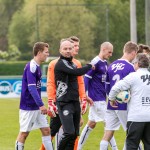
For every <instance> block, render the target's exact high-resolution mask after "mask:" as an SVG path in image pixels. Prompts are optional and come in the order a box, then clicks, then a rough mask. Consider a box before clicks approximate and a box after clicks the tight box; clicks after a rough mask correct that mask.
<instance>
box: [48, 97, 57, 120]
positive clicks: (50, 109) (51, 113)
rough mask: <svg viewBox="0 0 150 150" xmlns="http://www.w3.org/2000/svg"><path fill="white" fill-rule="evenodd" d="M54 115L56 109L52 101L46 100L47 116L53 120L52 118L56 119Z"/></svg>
mask: <svg viewBox="0 0 150 150" xmlns="http://www.w3.org/2000/svg"><path fill="white" fill-rule="evenodd" d="M56 113H57V107H56V105H55V104H54V102H53V100H52V99H49V100H48V111H47V114H48V116H50V117H51V118H54V117H56Z"/></svg>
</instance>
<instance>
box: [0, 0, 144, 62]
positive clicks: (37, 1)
mask: <svg viewBox="0 0 150 150" xmlns="http://www.w3.org/2000/svg"><path fill="white" fill-rule="evenodd" d="M129 5H130V2H129V0H113V1H106V0H92V1H91V0H51V1H49V0H30V1H25V0H15V1H14V0H9V1H8V0H0V10H1V12H2V13H0V18H1V22H0V59H7V60H29V59H30V58H31V57H32V46H33V44H34V43H35V42H36V41H44V42H47V43H49V45H50V54H51V55H54V56H57V55H59V53H58V49H59V41H60V39H62V38H65V37H69V36H72V35H76V36H78V37H79V38H80V40H81V42H80V55H79V56H78V57H80V58H81V59H85V60H90V59H91V58H92V57H94V56H95V55H97V54H98V53H99V45H100V44H101V43H102V42H104V41H110V42H111V43H112V44H113V45H114V55H113V57H112V59H116V58H118V57H120V56H121V55H122V48H123V45H124V44H125V43H126V42H127V41H129V40H130V6H129ZM144 9H145V3H144V1H143V0H137V30H138V32H137V34H138V43H145V13H144Z"/></svg>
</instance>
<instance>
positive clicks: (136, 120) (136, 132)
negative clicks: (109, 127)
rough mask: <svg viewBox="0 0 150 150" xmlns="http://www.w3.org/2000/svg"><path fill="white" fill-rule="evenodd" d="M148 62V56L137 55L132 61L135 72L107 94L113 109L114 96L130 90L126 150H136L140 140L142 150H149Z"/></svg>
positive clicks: (149, 79)
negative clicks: (142, 146)
mask: <svg viewBox="0 0 150 150" xmlns="http://www.w3.org/2000/svg"><path fill="white" fill-rule="evenodd" d="M149 62H150V60H149V57H148V56H146V55H145V54H138V55H137V56H136V59H135V60H134V68H135V69H136V72H134V73H130V74H129V75H128V76H126V77H125V78H124V79H123V80H120V81H119V82H117V83H116V84H115V85H114V86H113V87H112V89H111V91H110V93H109V99H110V100H111V101H110V103H111V105H112V106H113V107H115V101H114V100H115V96H116V95H117V93H119V91H124V90H130V93H131V99H130V101H129V102H128V122H127V128H128V130H127V137H126V149H127V150H133V149H135V150H136V149H138V146H139V143H140V140H142V142H143V145H144V150H149V149H150V134H149V133H150V109H149V106H150V102H149V99H150V96H149V91H150V86H149V84H150V78H149V77H150V72H149V71H148V66H149ZM148 76H149V77H148ZM139 112H140V113H139Z"/></svg>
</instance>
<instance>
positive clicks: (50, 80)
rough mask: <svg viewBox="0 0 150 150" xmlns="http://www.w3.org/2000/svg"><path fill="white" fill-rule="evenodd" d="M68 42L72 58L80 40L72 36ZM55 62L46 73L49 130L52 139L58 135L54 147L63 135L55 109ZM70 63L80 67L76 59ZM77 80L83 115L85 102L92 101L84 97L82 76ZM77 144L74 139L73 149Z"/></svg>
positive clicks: (76, 52)
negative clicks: (72, 49)
mask: <svg viewBox="0 0 150 150" xmlns="http://www.w3.org/2000/svg"><path fill="white" fill-rule="evenodd" d="M65 40H66V39H62V40H61V42H63V41H65ZM68 40H71V41H72V42H73V45H74V51H73V53H72V56H73V57H75V56H76V55H78V51H79V42H80V39H79V38H77V37H75V36H72V37H70V38H69V39H68ZM57 61H58V59H55V60H53V61H51V62H50V63H49V66H48V72H47V94H48V104H49V109H50V111H49V115H50V116H51V120H50V129H51V136H52V138H53V137H54V136H55V135H56V133H58V132H59V134H58V136H57V138H58V139H57V140H56V141H57V143H56V145H58V143H59V139H60V138H61V135H62V134H63V130H62V128H60V127H61V121H60V118H59V115H58V113H57V108H56V105H55V102H56V85H55V77H54V68H55V64H56V63H57ZM72 61H73V63H74V64H75V65H76V66H77V68H81V67H82V66H81V63H80V61H78V60H77V59H75V58H73V60H72ZM77 80H78V85H79V96H80V100H81V110H82V112H81V114H84V113H85V112H86V109H87V101H88V103H89V104H90V105H92V100H91V99H90V98H88V97H86V94H85V88H84V81H83V76H78V77H77ZM82 124H83V120H82V117H81V120H80V126H82ZM77 142H78V139H76V142H75V146H74V147H75V148H74V149H76V147H77ZM40 150H45V148H44V145H43V144H42V146H41V148H40Z"/></svg>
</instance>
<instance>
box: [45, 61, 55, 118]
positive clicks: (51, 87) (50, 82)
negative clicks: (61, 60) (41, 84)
mask: <svg viewBox="0 0 150 150" xmlns="http://www.w3.org/2000/svg"><path fill="white" fill-rule="evenodd" d="M56 62H57V60H53V61H51V62H50V64H49V66H48V72H47V95H48V115H49V116H50V117H56V112H57V108H56V105H55V104H54V102H55V101H56V85H55V76H54V68H55V64H56Z"/></svg>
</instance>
